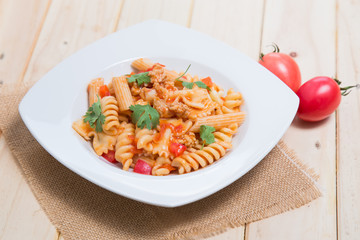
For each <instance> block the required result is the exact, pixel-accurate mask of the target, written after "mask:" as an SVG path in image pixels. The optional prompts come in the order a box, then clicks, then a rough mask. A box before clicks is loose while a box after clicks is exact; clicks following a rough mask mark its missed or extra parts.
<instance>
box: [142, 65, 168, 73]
mask: <svg viewBox="0 0 360 240" xmlns="http://www.w3.org/2000/svg"><path fill="white" fill-rule="evenodd" d="M156 65H160V66H161V67H165V65H163V64H160V63H155V64H154V65H153V66H152V67H151V68H148V69H146V71H145V72H150V71H152V70H153V69H154V67H155V66H156Z"/></svg>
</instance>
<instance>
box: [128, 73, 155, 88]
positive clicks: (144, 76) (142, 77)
mask: <svg viewBox="0 0 360 240" xmlns="http://www.w3.org/2000/svg"><path fill="white" fill-rule="evenodd" d="M126 79H127V80H128V82H129V83H132V82H135V81H136V82H137V84H138V85H139V86H140V85H141V84H143V83H149V82H151V79H150V76H149V72H143V73H138V74H134V75H131V76H130V77H128V78H126Z"/></svg>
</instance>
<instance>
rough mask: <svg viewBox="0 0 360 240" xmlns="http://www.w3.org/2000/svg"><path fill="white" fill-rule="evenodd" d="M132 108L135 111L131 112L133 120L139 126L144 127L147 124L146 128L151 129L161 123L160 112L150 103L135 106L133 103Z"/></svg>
mask: <svg viewBox="0 0 360 240" xmlns="http://www.w3.org/2000/svg"><path fill="white" fill-rule="evenodd" d="M130 110H131V111H133V113H132V114H131V119H132V122H133V123H134V124H136V125H137V126H138V127H139V128H141V129H143V128H144V127H145V125H146V128H147V129H149V130H150V129H152V128H155V127H156V126H157V125H159V119H160V114H159V113H158V111H156V109H154V108H152V107H151V106H150V105H149V104H148V105H139V104H136V105H135V106H134V105H131V106H130Z"/></svg>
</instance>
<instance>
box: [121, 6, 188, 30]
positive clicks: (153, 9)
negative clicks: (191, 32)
mask: <svg viewBox="0 0 360 240" xmlns="http://www.w3.org/2000/svg"><path fill="white" fill-rule="evenodd" d="M191 5H192V1H191V0H183V1H179V0H152V1H148V0H132V1H125V3H124V8H123V10H122V13H121V16H120V21H119V25H118V28H117V30H120V29H123V28H126V27H128V26H131V25H134V24H137V23H140V22H143V21H145V20H148V19H159V20H164V21H168V22H172V23H176V24H180V25H184V26H186V25H187V23H188V21H189V19H190V16H191V13H190V9H191Z"/></svg>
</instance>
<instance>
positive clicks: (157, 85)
mask: <svg viewBox="0 0 360 240" xmlns="http://www.w3.org/2000/svg"><path fill="white" fill-rule="evenodd" d="M131 66H132V67H133V68H134V69H135V71H136V72H131V73H130V74H127V75H123V76H118V77H113V78H112V79H111V82H109V83H108V84H105V83H104V79H103V78H96V79H93V80H91V81H90V83H89V85H88V89H87V90H88V102H89V108H88V110H87V112H86V113H85V115H84V116H83V117H82V118H81V119H79V120H77V121H75V122H74V123H73V125H72V127H73V129H74V130H75V131H76V132H77V133H78V134H79V135H80V136H81V137H83V138H84V139H85V140H87V141H91V142H92V146H93V148H94V151H95V153H96V154H97V155H98V156H102V157H104V158H105V159H107V160H108V161H109V162H112V163H118V162H119V163H121V165H122V169H123V170H125V171H127V170H129V169H130V168H132V169H133V171H134V172H137V173H142V174H148V175H154V176H164V175H168V174H170V173H176V172H177V173H179V174H183V173H189V172H191V171H196V170H198V169H201V168H204V167H206V166H208V165H210V164H212V163H214V162H215V161H217V160H219V159H220V158H221V157H223V156H224V155H225V153H226V151H227V150H229V149H231V148H232V144H231V142H232V138H233V135H234V134H235V133H236V131H237V129H238V127H239V126H240V125H241V124H242V122H243V121H244V119H245V113H244V112H242V111H241V106H242V104H243V98H242V95H241V93H239V92H235V91H234V90H233V89H229V90H228V91H227V92H226V94H225V91H224V90H223V88H221V87H220V86H218V85H217V84H216V83H215V82H213V81H212V79H211V77H204V78H200V77H198V76H196V75H195V76H191V75H190V74H189V73H187V71H188V70H189V68H190V65H189V67H188V68H187V69H186V71H184V72H180V73H178V72H175V71H172V70H169V69H167V68H165V66H164V65H162V64H160V63H153V62H151V60H149V59H144V58H140V59H137V60H135V61H133V62H132V64H131Z"/></svg>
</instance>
